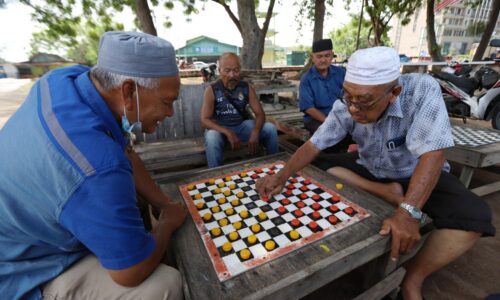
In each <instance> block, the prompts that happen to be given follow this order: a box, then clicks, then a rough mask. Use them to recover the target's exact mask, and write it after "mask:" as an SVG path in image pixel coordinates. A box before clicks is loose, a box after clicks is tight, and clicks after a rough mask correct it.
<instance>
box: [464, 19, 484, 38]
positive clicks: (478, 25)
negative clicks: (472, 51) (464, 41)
mask: <svg viewBox="0 0 500 300" xmlns="http://www.w3.org/2000/svg"><path fill="white" fill-rule="evenodd" d="M485 29H486V22H482V21H478V22H473V23H470V24H469V25H467V29H466V30H465V32H466V34H467V36H481V35H482V34H483V32H484V30H485Z"/></svg>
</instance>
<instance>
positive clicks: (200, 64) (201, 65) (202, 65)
mask: <svg viewBox="0 0 500 300" xmlns="http://www.w3.org/2000/svg"><path fill="white" fill-rule="evenodd" d="M193 67H194V68H195V69H196V70H201V69H202V68H205V67H208V64H207V63H205V62H202V61H195V62H193Z"/></svg>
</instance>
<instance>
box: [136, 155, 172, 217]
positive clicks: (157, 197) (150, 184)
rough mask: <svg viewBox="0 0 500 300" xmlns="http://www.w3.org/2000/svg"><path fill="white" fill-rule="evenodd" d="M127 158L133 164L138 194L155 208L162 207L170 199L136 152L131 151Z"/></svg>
mask: <svg viewBox="0 0 500 300" xmlns="http://www.w3.org/2000/svg"><path fill="white" fill-rule="evenodd" d="M127 156H128V158H129V160H130V162H131V164H132V169H133V173H134V183H135V188H136V191H137V193H139V195H141V196H142V197H143V198H144V199H146V201H148V202H149V203H150V204H151V205H153V206H155V207H162V206H163V205H164V204H165V203H167V202H169V201H170V199H169V198H168V197H167V196H165V194H163V192H162V190H161V189H160V187H159V186H158V185H157V184H156V182H155V181H154V180H153V178H151V175H150V174H149V172H148V171H147V169H146V166H145V165H144V162H143V161H142V159H141V158H140V157H139V155H138V154H137V153H136V152H135V151H133V150H132V151H130V152H128V153H127Z"/></svg>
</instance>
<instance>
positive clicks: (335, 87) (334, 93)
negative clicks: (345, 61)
mask: <svg viewBox="0 0 500 300" xmlns="http://www.w3.org/2000/svg"><path fill="white" fill-rule="evenodd" d="M344 77H345V69H344V68H340V67H336V66H332V65H330V67H328V76H326V78H324V77H323V76H321V74H320V73H319V72H318V69H316V67H315V66H312V67H311V68H310V69H309V70H308V71H307V72H306V73H305V74H304V75H302V78H301V79H300V86H299V109H300V111H302V112H305V111H306V110H308V109H309V108H317V109H319V110H320V111H321V112H322V113H323V114H324V115H325V116H328V114H329V113H330V111H331V110H332V106H333V103H334V102H335V100H337V99H339V98H341V97H342V95H343V90H342V84H343V83H344ZM304 120H305V121H309V120H311V117H310V116H309V115H308V114H306V113H304Z"/></svg>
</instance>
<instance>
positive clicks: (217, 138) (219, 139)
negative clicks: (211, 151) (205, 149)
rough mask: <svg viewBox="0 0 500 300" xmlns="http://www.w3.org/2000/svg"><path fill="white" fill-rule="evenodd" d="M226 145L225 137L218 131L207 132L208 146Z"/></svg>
mask: <svg viewBox="0 0 500 300" xmlns="http://www.w3.org/2000/svg"><path fill="white" fill-rule="evenodd" d="M223 143H224V136H223V135H222V133H220V132H218V131H217V130H213V129H209V130H206V131H205V144H206V145H207V146H217V145H220V144H223Z"/></svg>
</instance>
